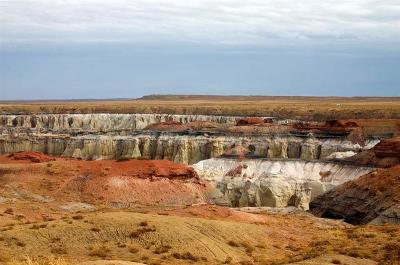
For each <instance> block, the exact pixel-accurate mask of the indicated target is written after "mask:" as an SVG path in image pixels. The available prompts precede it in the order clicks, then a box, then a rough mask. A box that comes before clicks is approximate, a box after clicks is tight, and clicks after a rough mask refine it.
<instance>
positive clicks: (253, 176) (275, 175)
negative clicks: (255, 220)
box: [193, 159, 372, 210]
mask: <svg viewBox="0 0 400 265" xmlns="http://www.w3.org/2000/svg"><path fill="white" fill-rule="evenodd" d="M193 168H194V169H195V170H196V172H197V173H198V175H199V176H200V177H201V178H202V179H203V180H206V181H208V182H209V183H210V184H211V185H212V186H214V187H215V188H217V189H218V190H219V191H220V192H221V196H222V198H223V199H224V200H225V201H226V202H227V203H228V205H230V206H233V207H246V206H257V207H259V206H269V207H286V206H295V207H298V208H301V209H304V210H307V209H308V207H309V203H310V201H311V200H312V199H314V198H315V197H316V196H318V195H320V194H322V193H324V192H326V191H327V190H330V189H331V188H333V187H335V186H336V185H339V184H342V183H344V182H345V181H348V180H352V179H356V178H358V177H359V176H361V175H364V174H367V173H368V172H370V171H371V170H372V169H371V168H367V167H353V166H345V165H339V164H335V163H324V162H306V161H288V160H280V161H270V160H244V161H238V160H234V159H209V160H204V161H200V162H199V163H197V164H194V165H193Z"/></svg>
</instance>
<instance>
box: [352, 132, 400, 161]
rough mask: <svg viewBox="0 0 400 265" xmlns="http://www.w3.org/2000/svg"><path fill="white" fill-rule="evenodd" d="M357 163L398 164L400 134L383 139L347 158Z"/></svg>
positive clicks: (399, 158) (399, 157)
mask: <svg viewBox="0 0 400 265" xmlns="http://www.w3.org/2000/svg"><path fill="white" fill-rule="evenodd" d="M347 160H348V161H350V162H352V163H355V164H358V165H371V166H376V167H391V166H394V165H398V164H400V136H397V137H393V138H390V139H383V140H381V141H380V142H379V143H378V144H376V145H375V146H374V147H373V148H372V149H370V150H364V151H362V152H361V153H359V154H356V155H355V156H352V157H350V158H348V159H347Z"/></svg>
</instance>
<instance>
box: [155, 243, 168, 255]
mask: <svg viewBox="0 0 400 265" xmlns="http://www.w3.org/2000/svg"><path fill="white" fill-rule="evenodd" d="M170 249H171V246H169V245H161V246H158V247H156V249H155V250H154V251H153V252H154V254H163V253H167V252H168V251H169V250H170Z"/></svg>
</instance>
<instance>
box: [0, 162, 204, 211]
mask: <svg viewBox="0 0 400 265" xmlns="http://www.w3.org/2000/svg"><path fill="white" fill-rule="evenodd" d="M50 161H51V162H48V163H35V162H32V161H30V160H28V161H27V160H14V158H13V157H11V156H6V155H3V156H0V194H2V196H3V197H5V198H9V199H11V200H14V199H16V202H15V203H18V205H19V206H18V208H19V209H27V210H26V211H25V210H24V211H22V210H21V211H20V212H21V214H23V215H24V216H26V217H27V218H28V217H32V218H33V219H38V218H39V219H40V218H42V213H48V209H47V210H46V209H45V208H43V211H40V210H36V211H34V212H31V211H32V209H31V210H29V209H30V208H29V205H30V204H31V203H32V202H43V201H46V203H47V206H46V207H50V205H53V208H54V209H58V208H59V207H60V205H64V204H68V203H70V202H71V203H77V202H82V203H88V204H92V205H95V206H96V207H97V206H101V205H103V206H106V207H112V208H119V207H123V208H132V207H141V206H152V207H158V206H160V207H161V206H185V205H192V204H197V203H204V202H205V201H206V193H207V191H208V188H207V185H206V184H205V183H203V182H202V181H200V180H199V177H198V175H197V174H196V172H195V171H194V170H193V169H192V168H191V167H188V166H186V165H183V164H176V163H173V162H171V161H167V160H129V161H122V162H117V161H112V160H101V161H84V160H77V159H67V158H56V159H55V158H51V160H50ZM16 194H18V195H16ZM25 204H26V207H25V206H23V205H25ZM40 205H43V204H40ZM4 210H5V209H3V211H4ZM1 211H2V206H1V205H0V212H1Z"/></svg>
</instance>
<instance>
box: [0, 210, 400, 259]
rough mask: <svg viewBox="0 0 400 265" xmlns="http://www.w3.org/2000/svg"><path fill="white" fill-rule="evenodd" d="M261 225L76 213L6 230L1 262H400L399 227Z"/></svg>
mask: <svg viewBox="0 0 400 265" xmlns="http://www.w3.org/2000/svg"><path fill="white" fill-rule="evenodd" d="M212 209H213V208H210V210H211V211H212ZM214 210H217V209H215V208H214ZM263 219H264V221H259V222H237V221H232V220H229V218H228V220H208V219H205V218H201V216H197V217H180V216H173V215H165V213H164V214H162V215H161V214H159V215H156V214H150V213H148V214H143V213H135V212H126V211H118V212H96V213H86V214H76V215H72V216H70V217H65V218H62V219H59V220H54V221H46V222H39V223H32V224H15V225H13V226H11V227H10V226H7V227H3V228H2V230H3V231H2V233H1V241H0V253H1V255H0V258H1V261H2V262H4V264H18V263H16V262H14V263H13V262H12V260H13V259H16V260H20V261H19V262H23V260H24V259H26V257H31V260H33V261H35V260H39V261H40V262H41V263H39V264H51V263H49V262H47V260H48V259H50V261H51V260H53V261H54V260H56V259H57V258H62V259H63V260H64V261H65V263H66V264H77V263H79V262H81V261H85V260H99V259H114V260H115V259H118V260H124V261H133V262H142V263H145V264H190V263H196V264H288V263H291V262H309V261H310V260H311V261H312V259H315V258H318V259H324V258H326V255H343V256H344V258H343V259H342V260H340V259H339V262H340V263H338V262H335V260H334V259H333V258H332V260H331V261H330V263H331V264H342V262H343V261H344V260H348V262H349V263H345V264H357V262H360V261H361V262H363V264H398V261H399V260H400V256H399V249H398V248H399V244H400V233H399V228H398V226H393V225H392V226H382V227H374V226H364V227H353V226H345V225H340V224H335V223H334V222H333V221H325V220H317V219H316V218H314V217H310V216H306V215H293V216H280V215H276V216H264V218H263ZM43 257H47V259H45V258H43ZM360 259H363V260H360ZM7 261H10V263H7ZM311 261H310V262H311ZM46 262H47V263H46ZM22 264H23V263H22ZM328 264H329V260H328Z"/></svg>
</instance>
